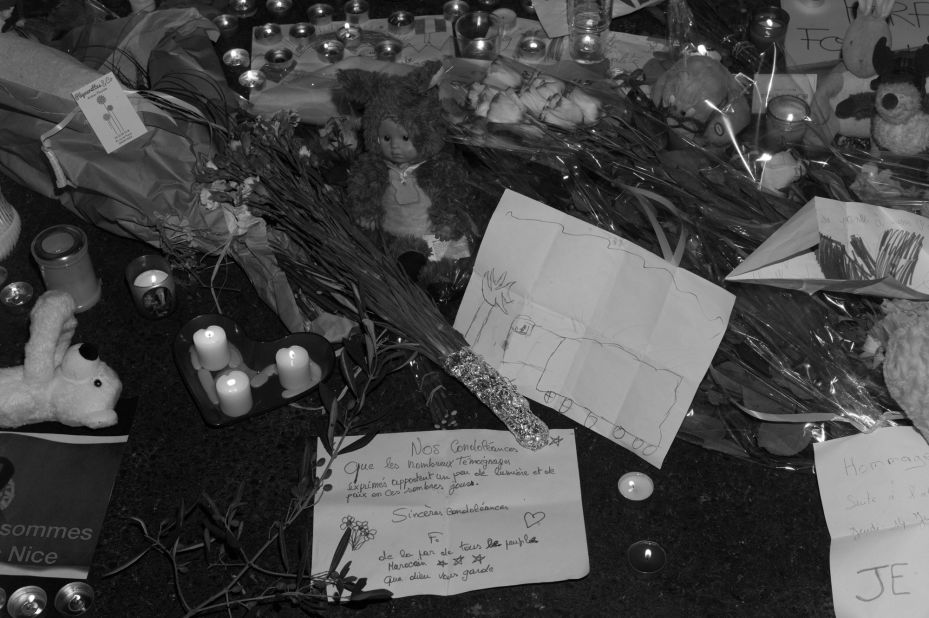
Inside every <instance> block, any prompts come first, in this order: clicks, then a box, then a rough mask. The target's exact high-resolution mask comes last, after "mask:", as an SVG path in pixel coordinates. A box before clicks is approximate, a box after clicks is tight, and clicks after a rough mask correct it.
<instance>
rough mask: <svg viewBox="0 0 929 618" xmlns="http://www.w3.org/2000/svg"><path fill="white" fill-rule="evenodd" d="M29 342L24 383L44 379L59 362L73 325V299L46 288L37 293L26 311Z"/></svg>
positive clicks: (63, 293) (58, 291)
mask: <svg viewBox="0 0 929 618" xmlns="http://www.w3.org/2000/svg"><path fill="white" fill-rule="evenodd" d="M29 319H30V324H29V341H28V342H27V343H26V358H25V362H24V363H23V375H24V377H25V379H26V381H27V382H32V383H42V382H48V381H49V380H51V379H52V377H53V376H54V374H55V367H57V366H58V365H60V364H61V360H62V359H63V358H64V355H65V353H66V352H67V350H68V346H70V345H71V337H73V336H74V330H75V329H76V328H77V320H76V319H75V318H74V299H73V298H72V297H71V295H70V294H68V293H67V292H62V291H60V290H50V291H48V292H45V293H44V294H42V295H41V296H39V298H38V300H36V303H35V306H34V307H33V308H32V312H31V313H30V314H29Z"/></svg>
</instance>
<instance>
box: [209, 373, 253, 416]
mask: <svg viewBox="0 0 929 618" xmlns="http://www.w3.org/2000/svg"><path fill="white" fill-rule="evenodd" d="M216 396H217V397H218V398H219V409H220V410H222V411H223V414H225V415H226V416H242V415H243V414H247V413H248V412H249V411H250V410H251V409H252V387H251V384H249V379H248V376H247V375H246V374H245V372H244V371H238V370H235V371H230V372H229V373H224V374H223V375H221V376H219V378H217V379H216Z"/></svg>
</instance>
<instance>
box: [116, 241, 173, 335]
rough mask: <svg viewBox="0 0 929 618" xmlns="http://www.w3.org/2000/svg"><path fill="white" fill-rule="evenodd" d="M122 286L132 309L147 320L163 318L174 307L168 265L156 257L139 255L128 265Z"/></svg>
mask: <svg viewBox="0 0 929 618" xmlns="http://www.w3.org/2000/svg"><path fill="white" fill-rule="evenodd" d="M126 283H127V284H128V285H129V291H130V292H132V300H133V302H135V306H136V309H138V310H139V313H141V314H142V315H143V316H145V317H147V318H149V319H151V320H157V319H159V318H164V317H167V316H169V315H170V314H171V313H172V312H173V311H174V309H175V308H176V307H177V293H176V292H175V285H174V275H173V274H172V273H171V263H170V262H168V260H167V259H165V258H164V257H162V256H160V255H140V256H139V257H137V258H136V259H134V260H132V261H131V262H129V265H128V266H127V267H126Z"/></svg>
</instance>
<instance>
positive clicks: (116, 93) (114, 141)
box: [71, 73, 147, 154]
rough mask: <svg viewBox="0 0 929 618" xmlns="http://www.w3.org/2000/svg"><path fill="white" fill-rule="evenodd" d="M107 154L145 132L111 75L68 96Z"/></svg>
mask: <svg viewBox="0 0 929 618" xmlns="http://www.w3.org/2000/svg"><path fill="white" fill-rule="evenodd" d="M71 96H72V97H74V100H75V102H77V104H78V106H79V107H80V108H81V111H82V112H84V117H85V118H87V122H88V123H89V124H90V127H91V128H92V129H93V131H94V133H95V134H96V136H97V139H99V140H100V143H101V144H102V145H103V149H104V150H105V151H106V152H107V154H109V153H111V152H113V151H114V150H116V149H118V148H120V147H121V146H124V145H126V144H128V143H129V142H131V141H132V140H134V139H135V138H137V137H139V136H140V135H142V134H143V133H145V132H146V131H147V129H146V128H145V124H144V123H143V122H142V119H141V118H140V117H139V114H138V113H136V111H135V109H134V108H133V107H132V103H130V102H129V97H127V96H126V92H125V91H124V90H123V89H122V86H121V85H120V83H119V81H117V79H116V77H115V76H114V75H113V74H112V73H107V74H106V75H104V76H103V77H101V78H100V79H97V80H94V81H93V82H91V83H89V84H87V85H86V86H84V87H83V88H79V89H77V90H75V91H74V92H72V93H71Z"/></svg>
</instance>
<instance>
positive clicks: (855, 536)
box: [814, 427, 929, 618]
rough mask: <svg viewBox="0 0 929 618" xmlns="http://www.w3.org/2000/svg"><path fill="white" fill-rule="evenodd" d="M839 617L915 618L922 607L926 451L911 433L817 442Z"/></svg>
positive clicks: (927, 571) (925, 600)
mask: <svg viewBox="0 0 929 618" xmlns="http://www.w3.org/2000/svg"><path fill="white" fill-rule="evenodd" d="M814 452H815V456H816V478H817V480H818V481H819V492H820V496H821V498H822V502H823V511H825V514H826V524H827V525H828V527H829V534H830V536H831V537H832V548H831V550H830V571H831V573H832V596H833V599H834V602H835V613H836V616H838V618H865V617H875V618H878V617H882V616H894V617H895V618H922V617H924V616H926V607H929V587H927V586H926V578H927V577H929V527H927V526H926V524H927V523H929V447H927V445H926V441H925V440H924V439H923V438H922V436H920V435H919V434H918V433H917V432H916V430H915V429H913V428H912V427H887V428H883V429H878V430H876V431H874V432H871V433H868V434H859V435H855V436H850V437H847V438H838V439H834V440H828V441H826V442H821V443H817V444H816V445H815V446H814Z"/></svg>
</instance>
